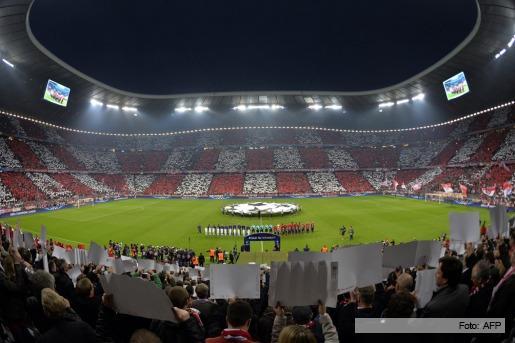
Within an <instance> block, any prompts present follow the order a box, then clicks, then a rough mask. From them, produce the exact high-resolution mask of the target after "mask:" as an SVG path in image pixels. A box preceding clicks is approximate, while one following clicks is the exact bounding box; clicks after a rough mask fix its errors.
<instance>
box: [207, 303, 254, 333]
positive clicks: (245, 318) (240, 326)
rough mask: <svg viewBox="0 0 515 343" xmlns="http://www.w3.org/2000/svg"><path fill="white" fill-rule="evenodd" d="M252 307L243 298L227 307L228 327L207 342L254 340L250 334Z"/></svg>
mask: <svg viewBox="0 0 515 343" xmlns="http://www.w3.org/2000/svg"><path fill="white" fill-rule="evenodd" d="M251 318H252V307H250V305H249V304H248V303H247V302H245V301H241V300H236V301H234V302H232V303H230V304H229V306H228V307H227V317H226V320H227V325H228V327H227V329H225V330H223V331H222V334H221V335H220V336H218V337H215V338H208V339H206V343H224V342H242V343H245V342H253V339H252V337H251V336H250V334H249V326H250V319H251Z"/></svg>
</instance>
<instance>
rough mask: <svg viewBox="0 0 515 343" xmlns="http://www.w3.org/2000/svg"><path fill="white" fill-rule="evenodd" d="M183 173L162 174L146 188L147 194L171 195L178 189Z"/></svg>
mask: <svg viewBox="0 0 515 343" xmlns="http://www.w3.org/2000/svg"><path fill="white" fill-rule="evenodd" d="M182 178H183V176H182V175H179V174H174V175H166V174H165V175H160V176H158V177H156V179H155V180H154V182H152V184H151V185H150V186H149V187H148V188H147V189H146V190H145V194H147V195H171V194H174V193H175V191H176V190H177V187H179V185H180V184H181V182H182Z"/></svg>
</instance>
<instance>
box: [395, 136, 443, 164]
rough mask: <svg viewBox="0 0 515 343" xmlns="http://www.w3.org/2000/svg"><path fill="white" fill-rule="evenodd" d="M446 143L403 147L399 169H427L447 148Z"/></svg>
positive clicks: (439, 142)
mask: <svg viewBox="0 0 515 343" xmlns="http://www.w3.org/2000/svg"><path fill="white" fill-rule="evenodd" d="M447 144H448V142H446V141H438V142H435V143H431V142H430V143H429V144H427V143H425V144H421V145H418V146H409V147H403V148H402V149H401V150H400V155H399V167H401V168H420V167H427V166H428V165H429V164H430V163H431V161H432V160H433V159H434V158H435V157H436V156H437V155H438V154H439V153H440V152H441V151H442V150H443V149H444V148H445V146H446V145H447Z"/></svg>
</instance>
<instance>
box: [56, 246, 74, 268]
mask: <svg viewBox="0 0 515 343" xmlns="http://www.w3.org/2000/svg"><path fill="white" fill-rule="evenodd" d="M52 256H54V257H56V258H59V259H64V260H65V261H66V263H69V264H74V263H75V258H74V256H73V252H69V251H66V249H65V248H61V247H60V246H57V245H54V251H53V252H52Z"/></svg>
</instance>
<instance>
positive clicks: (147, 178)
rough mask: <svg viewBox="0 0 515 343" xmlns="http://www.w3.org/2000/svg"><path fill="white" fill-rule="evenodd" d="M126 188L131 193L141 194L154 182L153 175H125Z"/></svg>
mask: <svg viewBox="0 0 515 343" xmlns="http://www.w3.org/2000/svg"><path fill="white" fill-rule="evenodd" d="M125 179H126V180H127V189H128V190H129V192H130V193H131V194H143V193H144V192H145V190H146V189H147V188H148V187H150V185H151V184H152V182H154V179H155V176H154V175H153V174H151V175H139V174H137V175H126V176H125Z"/></svg>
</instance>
